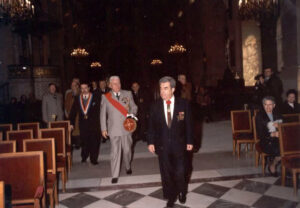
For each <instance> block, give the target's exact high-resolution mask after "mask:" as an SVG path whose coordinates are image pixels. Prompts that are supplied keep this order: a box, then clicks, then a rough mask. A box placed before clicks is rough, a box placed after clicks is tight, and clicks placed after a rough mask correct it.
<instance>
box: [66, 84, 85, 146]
mask: <svg viewBox="0 0 300 208" xmlns="http://www.w3.org/2000/svg"><path fill="white" fill-rule="evenodd" d="M79 94H80V89H79V84H78V82H77V81H76V80H75V81H73V82H72V83H71V90H70V91H68V92H66V94H65V117H66V119H70V118H69V115H70V112H71V109H72V105H73V103H74V99H75V97H76V96H79ZM71 136H72V137H71V142H72V145H73V146H74V147H75V148H76V149H79V148H80V144H81V142H80V130H79V114H77V115H76V117H75V123H74V129H73V131H72V135H71Z"/></svg>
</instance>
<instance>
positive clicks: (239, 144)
mask: <svg viewBox="0 0 300 208" xmlns="http://www.w3.org/2000/svg"><path fill="white" fill-rule="evenodd" d="M237 145H238V146H237V148H238V149H237V155H238V159H240V152H241V143H238V144H237Z"/></svg>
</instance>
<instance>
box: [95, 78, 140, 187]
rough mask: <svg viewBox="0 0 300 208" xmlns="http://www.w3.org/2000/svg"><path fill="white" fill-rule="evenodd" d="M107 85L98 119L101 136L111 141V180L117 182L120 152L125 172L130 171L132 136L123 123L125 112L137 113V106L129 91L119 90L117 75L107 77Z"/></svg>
mask: <svg viewBox="0 0 300 208" xmlns="http://www.w3.org/2000/svg"><path fill="white" fill-rule="evenodd" d="M109 87H110V88H111V91H110V92H108V93H106V94H104V95H102V102H101V110H100V111H101V113H100V121H101V131H102V136H103V137H104V138H107V137H108V136H109V137H110V141H111V172H112V181H111V182H112V183H117V182H118V177H119V173H120V166H121V153H122V152H123V159H124V162H125V168H126V173H127V174H131V173H132V170H131V165H130V161H131V146H132V137H131V133H130V132H128V131H127V130H125V128H124V126H123V123H124V121H125V119H126V117H127V114H136V113H137V106H136V104H135V103H134V100H133V97H132V94H131V92H130V91H126V90H121V82H120V78H119V77H118V76H112V77H110V78H109ZM124 112H125V113H124ZM125 114H126V115H125Z"/></svg>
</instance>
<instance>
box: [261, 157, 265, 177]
mask: <svg viewBox="0 0 300 208" xmlns="http://www.w3.org/2000/svg"><path fill="white" fill-rule="evenodd" d="M261 167H262V173H263V176H265V168H266V157H265V155H261Z"/></svg>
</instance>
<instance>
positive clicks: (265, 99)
mask: <svg viewBox="0 0 300 208" xmlns="http://www.w3.org/2000/svg"><path fill="white" fill-rule="evenodd" d="M267 100H270V101H272V103H273V104H275V99H274V97H272V96H266V97H264V98H263V99H262V104H265V102H266V101H267Z"/></svg>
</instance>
